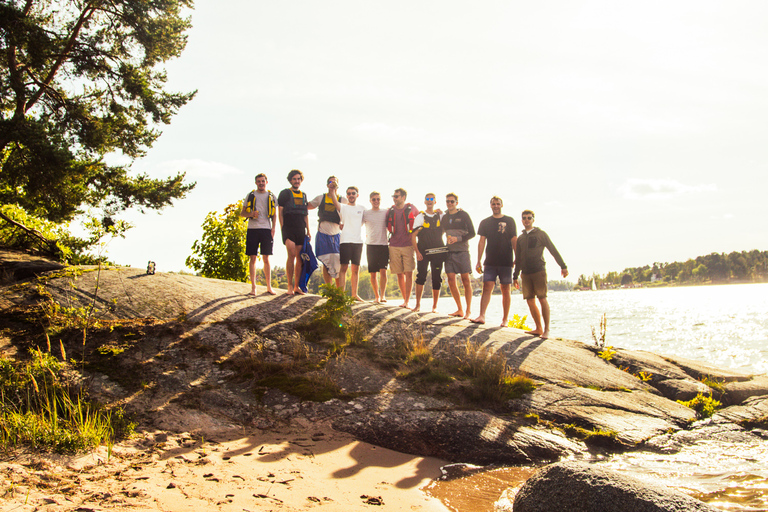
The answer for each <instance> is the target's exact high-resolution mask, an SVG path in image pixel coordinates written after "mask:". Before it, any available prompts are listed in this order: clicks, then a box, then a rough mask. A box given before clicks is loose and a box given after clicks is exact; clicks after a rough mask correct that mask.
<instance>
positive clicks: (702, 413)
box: [677, 393, 723, 419]
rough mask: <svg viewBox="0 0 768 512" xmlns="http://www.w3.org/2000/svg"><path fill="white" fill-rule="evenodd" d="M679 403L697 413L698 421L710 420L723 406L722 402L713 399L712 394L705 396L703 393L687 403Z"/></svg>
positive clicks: (680, 401) (679, 401)
mask: <svg viewBox="0 0 768 512" xmlns="http://www.w3.org/2000/svg"><path fill="white" fill-rule="evenodd" d="M677 403H679V404H682V405H684V406H686V407H689V408H691V409H693V410H694V411H696V417H697V418H698V419H704V418H709V417H710V416H712V415H713V414H715V411H717V410H718V409H719V408H720V407H721V406H722V405H723V404H722V403H721V402H720V401H718V400H715V399H714V398H712V395H711V394H710V395H707V396H704V395H702V394H701V393H699V394H698V395H696V396H695V397H693V398H692V399H690V400H688V401H687V402H684V401H682V400H678V401H677Z"/></svg>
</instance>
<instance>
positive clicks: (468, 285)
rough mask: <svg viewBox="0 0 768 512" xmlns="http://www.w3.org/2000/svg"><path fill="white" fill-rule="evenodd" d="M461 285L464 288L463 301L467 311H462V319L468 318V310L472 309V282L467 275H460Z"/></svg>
mask: <svg viewBox="0 0 768 512" xmlns="http://www.w3.org/2000/svg"><path fill="white" fill-rule="evenodd" d="M461 284H462V285H463V286H464V300H465V301H466V302H467V309H466V311H464V318H467V319H468V318H469V310H470V309H471V307H472V281H470V279H469V274H461Z"/></svg>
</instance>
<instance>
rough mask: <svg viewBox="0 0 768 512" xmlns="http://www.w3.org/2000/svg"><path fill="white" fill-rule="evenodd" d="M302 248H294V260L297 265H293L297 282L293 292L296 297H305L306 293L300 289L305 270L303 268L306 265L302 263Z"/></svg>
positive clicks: (298, 246)
mask: <svg viewBox="0 0 768 512" xmlns="http://www.w3.org/2000/svg"><path fill="white" fill-rule="evenodd" d="M301 248H302V246H300V245H296V246H294V250H295V256H294V259H295V261H296V263H295V264H294V265H293V272H294V276H295V279H296V280H295V282H294V285H293V292H294V293H295V294H296V295H305V293H304V292H303V291H302V290H301V288H300V287H299V283H300V282H301V272H302V270H303V269H302V267H303V265H304V262H302V261H301Z"/></svg>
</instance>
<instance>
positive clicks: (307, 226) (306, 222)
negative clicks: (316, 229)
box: [304, 215, 312, 240]
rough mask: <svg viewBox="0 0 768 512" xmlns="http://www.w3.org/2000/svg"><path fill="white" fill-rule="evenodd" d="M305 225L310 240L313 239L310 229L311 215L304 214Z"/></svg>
mask: <svg viewBox="0 0 768 512" xmlns="http://www.w3.org/2000/svg"><path fill="white" fill-rule="evenodd" d="M304 227H305V228H306V230H307V236H308V237H309V239H310V240H312V233H310V231H309V215H305V216H304Z"/></svg>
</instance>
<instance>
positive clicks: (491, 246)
mask: <svg viewBox="0 0 768 512" xmlns="http://www.w3.org/2000/svg"><path fill="white" fill-rule="evenodd" d="M502 206H504V201H502V200H501V198H500V197H497V196H493V197H492V198H491V211H492V212H493V215H491V216H490V217H488V218H486V219H483V220H482V221H481V222H480V226H479V227H478V229H477V234H478V235H480V241H479V242H478V244H477V265H476V266H475V270H477V271H478V272H479V273H480V274H483V296H482V298H481V299H480V316H478V317H477V318H474V319H472V320H470V322H473V323H476V324H484V323H485V311H486V310H487V309H488V304H490V302H491V294H492V293H493V289H494V288H495V287H496V279H497V278H498V279H499V286H500V287H501V306H502V308H503V311H504V315H503V316H502V319H501V326H502V327H506V326H507V325H508V323H509V306H510V305H511V303H512V267H513V266H514V257H513V252H514V249H515V242H516V241H517V226H516V225H515V221H514V219H513V218H512V217H508V216H506V215H502V213H501V208H502ZM486 244H487V246H488V248H487V250H486ZM483 251H485V269H483V265H482V264H481V263H480V260H481V259H482V257H483Z"/></svg>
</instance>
